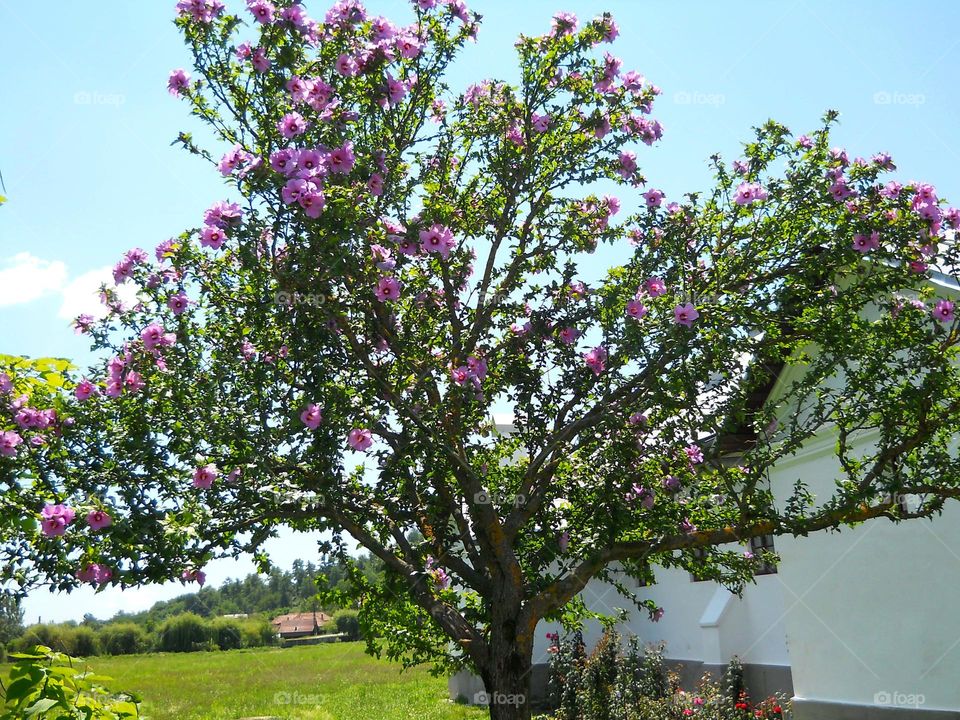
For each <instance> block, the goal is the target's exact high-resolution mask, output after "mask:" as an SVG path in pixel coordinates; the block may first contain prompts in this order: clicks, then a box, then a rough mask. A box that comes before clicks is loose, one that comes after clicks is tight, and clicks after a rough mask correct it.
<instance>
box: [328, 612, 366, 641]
mask: <svg viewBox="0 0 960 720" xmlns="http://www.w3.org/2000/svg"><path fill="white" fill-rule="evenodd" d="M357 616H358V613H357V611H356V610H338V611H337V612H336V614H334V616H333V623H334V625H335V626H336V628H337V632H338V633H345V634H346V636H347V638H346V639H347V640H359V639H360V622H359V620H358V619H357Z"/></svg>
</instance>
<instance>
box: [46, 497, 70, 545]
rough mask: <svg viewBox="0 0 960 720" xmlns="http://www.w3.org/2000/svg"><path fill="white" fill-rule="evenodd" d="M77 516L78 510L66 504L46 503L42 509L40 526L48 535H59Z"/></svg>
mask: <svg viewBox="0 0 960 720" xmlns="http://www.w3.org/2000/svg"><path fill="white" fill-rule="evenodd" d="M76 516H77V513H76V511H74V510H73V508H70V507H67V506H66V505H60V504H58V505H45V506H44V508H43V510H41V511H40V528H41V530H42V531H43V534H44V535H46V536H47V537H59V536H61V535H63V533H64V532H65V531H66V529H67V525H69V524H70V523H72V522H73V519H74V518H75V517H76Z"/></svg>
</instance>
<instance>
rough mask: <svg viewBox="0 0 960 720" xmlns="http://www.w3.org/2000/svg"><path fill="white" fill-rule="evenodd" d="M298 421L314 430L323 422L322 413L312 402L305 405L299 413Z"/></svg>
mask: <svg viewBox="0 0 960 720" xmlns="http://www.w3.org/2000/svg"><path fill="white" fill-rule="evenodd" d="M300 422H302V423H303V424H304V425H306V426H307V427H308V428H310V429H311V430H316V429H317V428H318V427H320V423H321V422H323V414H322V413H321V412H320V408H319V407H317V406H316V405H314V404H313V403H310V404H309V405H307V409H306V410H304V411H303V412H302V413H300Z"/></svg>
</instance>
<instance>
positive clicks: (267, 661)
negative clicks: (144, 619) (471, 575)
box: [89, 643, 488, 720]
mask: <svg viewBox="0 0 960 720" xmlns="http://www.w3.org/2000/svg"><path fill="white" fill-rule="evenodd" d="M89 664H90V666H91V667H92V668H93V670H95V671H96V672H97V673H102V674H104V675H109V676H110V677H112V678H114V680H115V682H113V683H112V684H111V685H112V686H113V687H115V688H116V689H118V690H132V691H136V692H138V693H140V694H141V695H142V696H143V698H144V705H143V706H142V708H141V710H142V712H143V714H144V715H145V716H146V717H149V718H150V719H151V720H173V719H174V718H176V719H177V720H201V719H202V720H236V718H244V717H255V716H267V717H279V718H300V719H302V720H379V719H380V718H384V719H385V720H386V719H389V720H407V719H409V720H454V719H458V720H465V719H474V720H476V719H479V718H486V717H488V715H487V713H486V712H483V711H481V710H479V709H477V708H469V707H465V706H462V705H456V704H454V703H451V702H449V701H448V700H447V684H446V680H445V679H443V678H433V677H431V676H430V675H429V674H427V672H426V670H423V669H416V670H408V671H405V672H403V673H402V674H401V673H400V669H399V666H398V665H395V664H393V663H387V662H381V661H378V660H375V659H373V658H371V657H369V656H367V655H365V654H364V652H363V644H362V643H335V644H329V645H311V646H306V647H292V648H284V649H279V648H266V649H257V650H235V651H229V652H210V653H183V654H158V655H138V656H128V657H103V658H91V659H90V661H89Z"/></svg>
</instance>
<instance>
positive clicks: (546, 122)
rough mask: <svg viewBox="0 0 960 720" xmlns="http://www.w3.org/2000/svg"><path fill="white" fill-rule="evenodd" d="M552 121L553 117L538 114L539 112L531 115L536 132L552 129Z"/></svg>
mask: <svg viewBox="0 0 960 720" xmlns="http://www.w3.org/2000/svg"><path fill="white" fill-rule="evenodd" d="M551 122H552V118H551V117H550V116H549V115H538V114H537V113H533V114H531V115H530V125H531V126H532V127H533V130H534V132H538V133H545V132H546V131H547V130H549V129H550V123H551Z"/></svg>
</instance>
